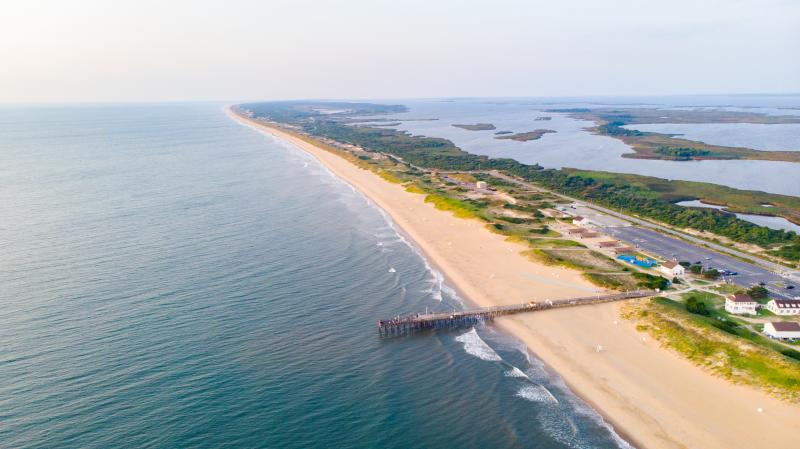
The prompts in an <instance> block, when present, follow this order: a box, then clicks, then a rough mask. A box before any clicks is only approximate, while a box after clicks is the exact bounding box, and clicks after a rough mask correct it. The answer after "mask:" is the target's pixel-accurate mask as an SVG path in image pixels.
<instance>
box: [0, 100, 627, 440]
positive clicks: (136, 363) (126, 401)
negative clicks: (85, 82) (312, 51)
mask: <svg viewBox="0 0 800 449" xmlns="http://www.w3.org/2000/svg"><path fill="white" fill-rule="evenodd" d="M222 106H223V105H221V104H161V105H103V106H35V107H10V106H7V107H3V108H0V286H1V287H0V305H1V307H0V342H2V344H0V446H1V447H9V448H67V447H70V448H109V447H131V448H134V447H135V448H141V447H150V448H177V447H181V448H183V447H193V448H214V447H234V448H256V447H263V448H338V447H386V448H392V447H397V448H400V447H404V448H407V447H415V448H418V447H425V448H450V447H474V448H485V447H498V448H499V447H509V448H516V447H519V448H522V447H536V448H593V447H597V448H614V447H625V446H626V444H625V443H624V442H623V441H622V440H621V439H620V438H619V437H618V436H617V435H616V434H615V433H614V432H613V431H612V430H611V428H610V427H609V426H608V425H607V424H606V423H605V422H604V421H603V420H602V419H601V418H600V416H599V415H598V414H597V413H595V412H594V411H593V410H592V409H591V408H589V407H588V406H587V405H586V404H585V403H584V402H582V401H581V400H580V399H578V398H576V397H575V396H574V395H573V394H571V393H570V392H569V390H568V388H566V387H565V386H564V383H563V382H562V381H561V380H560V378H559V377H558V376H557V375H555V374H553V373H552V372H550V371H549V370H548V369H547V368H546V367H545V366H543V365H542V364H541V362H539V361H538V360H537V359H536V358H535V357H534V356H532V355H531V354H530V353H529V351H527V348H525V347H524V346H522V345H521V344H520V343H519V342H518V341H516V340H515V339H513V338H511V337H509V336H507V335H505V334H503V333H500V332H498V331H496V330H495V329H494V328H493V327H491V326H485V327H478V328H472V329H460V330H454V331H450V332H429V333H421V334H417V335H414V336H411V337H406V338H394V339H381V338H379V336H378V334H377V332H376V327H375V323H376V321H377V320H378V319H382V318H388V317H391V316H394V315H397V314H404V313H413V312H418V311H423V310H424V309H425V308H426V307H427V308H429V309H430V310H442V311H443V310H451V309H457V308H460V307H462V302H461V299H459V298H458V297H457V296H455V295H454V293H453V291H452V290H451V289H448V288H447V283H446V279H443V278H442V276H441V275H440V274H438V273H437V272H436V271H435V270H433V269H432V268H431V267H430V266H429V265H428V264H427V262H426V261H425V260H424V259H423V258H422V257H421V255H420V253H419V252H418V251H417V250H416V249H415V248H414V247H413V245H412V244H411V243H410V242H409V241H408V240H407V239H405V238H404V237H403V236H402V235H401V234H399V233H398V232H397V230H396V229H395V227H394V226H393V225H392V223H391V221H390V220H389V219H388V218H387V217H386V216H385V215H384V214H382V213H381V212H380V211H379V210H378V209H376V208H375V207H374V206H373V205H372V204H371V203H370V202H369V201H367V200H366V199H365V198H364V197H363V196H362V195H361V194H359V193H358V192H357V191H355V190H354V189H353V188H351V187H350V186H349V185H348V184H346V183H344V182H343V181H341V180H340V179H338V178H336V177H334V176H333V175H332V174H331V173H329V172H328V171H327V170H326V169H325V168H323V167H322V166H321V165H320V164H319V163H318V162H317V161H316V160H315V159H313V158H312V157H310V156H309V155H308V154H306V153H304V152H302V151H300V150H298V149H297V148H294V147H292V146H291V145H288V144H286V143H283V142H280V141H276V140H275V139H273V138H271V137H268V136H265V135H263V134H261V133H259V132H257V131H255V130H253V129H251V128H248V127H245V126H242V125H240V124H238V123H235V122H233V121H232V120H231V119H230V118H229V117H227V116H226V114H225V113H224V111H223V108H222Z"/></svg>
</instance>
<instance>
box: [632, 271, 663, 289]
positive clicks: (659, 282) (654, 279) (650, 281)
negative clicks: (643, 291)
mask: <svg viewBox="0 0 800 449" xmlns="http://www.w3.org/2000/svg"><path fill="white" fill-rule="evenodd" d="M631 276H633V278H634V279H636V280H638V281H639V286H640V287H643V288H647V289H651V290H655V289H659V290H666V289H667V288H669V281H668V280H667V279H664V278H663V277H661V276H654V275H652V274H649V273H639V272H634V273H631Z"/></svg>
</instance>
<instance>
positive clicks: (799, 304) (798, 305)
mask: <svg viewBox="0 0 800 449" xmlns="http://www.w3.org/2000/svg"><path fill="white" fill-rule="evenodd" d="M773 301H775V305H776V306H778V308H779V309H800V301H796V300H792V299H773Z"/></svg>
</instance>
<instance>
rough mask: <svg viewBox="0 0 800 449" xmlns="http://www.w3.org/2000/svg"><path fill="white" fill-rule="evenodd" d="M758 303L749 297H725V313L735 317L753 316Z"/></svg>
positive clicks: (743, 295)
mask: <svg viewBox="0 0 800 449" xmlns="http://www.w3.org/2000/svg"><path fill="white" fill-rule="evenodd" d="M757 307H758V303H757V302H756V301H755V300H754V299H753V298H751V297H750V296H749V295H745V294H736V295H728V296H726V297H725V311H726V312H728V313H733V314H736V315H755V314H756V308H757Z"/></svg>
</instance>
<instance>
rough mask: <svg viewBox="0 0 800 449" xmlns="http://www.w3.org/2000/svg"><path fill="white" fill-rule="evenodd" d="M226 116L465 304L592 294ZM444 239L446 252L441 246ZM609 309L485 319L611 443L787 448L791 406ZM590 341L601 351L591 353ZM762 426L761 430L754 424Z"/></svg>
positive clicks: (358, 174) (362, 175)
mask: <svg viewBox="0 0 800 449" xmlns="http://www.w3.org/2000/svg"><path fill="white" fill-rule="evenodd" d="M225 109H226V113H227V114H228V115H229V116H230V117H231V118H232V119H234V120H236V121H238V122H240V123H242V124H244V125H246V126H249V127H253V128H255V129H257V130H261V131H264V132H266V133H268V134H270V135H272V136H273V137H275V138H277V139H280V140H283V141H287V142H289V143H292V144H293V145H295V146H297V147H299V148H300V149H302V150H304V151H306V152H307V153H309V154H311V155H312V156H314V157H315V158H316V159H317V160H318V161H319V162H320V163H321V164H322V165H323V166H325V167H326V168H327V169H328V170H330V171H331V172H332V173H333V174H334V175H336V176H337V177H339V178H341V179H342V180H344V181H345V182H347V183H348V184H350V185H351V186H352V187H353V188H355V189H356V190H358V191H359V192H361V193H362V194H363V195H364V196H365V197H366V198H368V199H369V200H370V201H371V202H372V203H373V204H375V205H376V206H378V207H379V208H380V209H381V210H382V211H383V212H384V213H385V214H386V215H387V216H388V217H390V218H391V220H392V222H393V224H394V225H395V226H396V228H397V230H398V231H401V232H402V233H403V235H404V237H407V238H408V239H409V242H411V243H412V244H413V245H414V246H415V247H416V248H417V249H418V250H419V251H420V252H421V254H422V255H423V256H424V257H425V258H426V260H427V261H428V263H429V264H430V265H431V266H432V267H433V268H434V269H436V270H437V271H439V273H441V274H442V275H443V276H444V278H445V279H446V280H447V284H448V285H449V286H450V287H452V288H454V289H455V290H456V291H457V293H458V294H459V296H460V297H461V298H462V299H463V300H464V301H466V302H469V303H471V304H475V305H478V306H487V305H501V304H509V303H515V302H524V301H529V300H531V299H532V298H531V297H533V299H534V300H543V299H556V298H558V297H569V296H576V293H577V291H578V290H577V289H575V288H569V285H576V286H578V287H576V288H587V287H588V288H593V289H596V287H594V286H591V284H589V283H588V282H587V281H585V280H583V279H582V278H581V277H580V275H579V273H577V272H573V271H571V270H567V269H562V268H554V267H547V266H544V265H541V264H537V263H535V262H532V261H530V260H528V259H527V258H525V257H524V256H522V255H521V254H519V253H520V252H521V251H522V250H524V249H525V248H524V247H523V246H522V245H519V244H515V243H511V242H506V241H505V240H504V238H503V237H502V236H499V235H496V234H492V233H490V232H489V231H488V230H486V229H485V228H484V227H483V225H482V224H480V223H479V222H477V221H475V220H465V219H460V218H456V217H453V216H452V215H451V214H450V213H448V212H443V211H439V210H436V209H435V208H434V207H433V206H432V205H430V204H427V203H424V202H423V197H422V196H421V195H419V194H414V193H409V192H406V191H405V189H404V188H403V187H402V186H400V185H397V184H391V183H388V182H386V181H384V180H383V179H381V178H380V177H378V176H377V175H376V174H374V173H372V172H369V171H367V170H363V169H361V168H359V167H357V166H355V165H353V164H351V163H350V162H349V161H347V160H346V159H344V158H342V157H340V156H339V155H336V154H334V153H332V152H329V151H327V150H325V149H322V148H319V147H317V146H315V145H313V144H312V143H309V142H307V141H305V140H302V139H300V138H298V137H296V136H294V135H292V134H290V133H289V132H286V130H283V129H279V128H275V127H272V126H267V125H265V124H263V123H258V122H255V121H253V120H250V119H248V118H247V117H243V116H241V115H239V114H237V113H236V112H234V111H233V110H231V108H230V107H227V108H225ZM451 240H452V242H451ZM453 242H455V243H456V245H452V246H451V244H452V243H453ZM482 263H483V264H484V265H486V266H481V264H482ZM495 271H496V272H497V275H496V273H495ZM562 276H563V278H562ZM565 279H566V281H564V280H565ZM554 285H556V287H554ZM523 298H524V301H523V300H521V299H523ZM617 306H618V305H614V304H606V305H599V306H591V307H585V308H576V309H574V310H572V311H566V310H562V311H547V312H540V313H536V314H528V315H524V316H523V315H520V316H513V317H505V318H501V319H498V320H497V321H496V323H497V324H498V325H499V327H501V328H502V329H503V331H506V332H508V333H510V334H511V335H513V336H514V337H515V338H517V339H519V340H520V341H522V342H523V343H525V345H526V347H527V348H528V350H529V351H531V352H532V353H534V354H535V355H536V356H537V358H539V359H540V360H541V361H542V362H543V363H545V365H546V366H547V368H548V369H550V370H552V371H553V372H555V373H557V374H558V375H559V377H560V378H561V379H562V380H563V381H564V382H565V384H566V385H567V386H568V388H569V389H570V390H571V391H572V392H573V393H574V394H575V395H576V396H578V397H580V398H581V399H582V400H583V401H584V402H586V403H587V404H589V405H590V406H591V407H592V408H593V409H594V410H595V411H596V412H597V413H599V414H600V415H601V416H602V417H603V419H604V420H605V421H606V423H608V424H609V425H610V426H611V427H613V429H614V432H615V433H616V434H617V435H618V436H619V437H620V438H622V439H624V440H625V441H626V442H628V443H630V444H632V445H635V446H636V447H655V448H662V447H663V448H675V447H708V448H721V449H722V448H726V449H727V448H731V447H756V446H754V444H755V445H758V444H769V445H770V446H771V447H778V448H783V447H786V448H788V447H790V444H791V442H792V441H793V440H792V437H793V435H792V434H791V433H792V432H791V429H792V428H793V426H796V423H797V422H798V421H797V419H798V418H800V408H795V407H791V406H789V405H787V404H783V403H779V402H776V400H774V399H772V398H768V397H766V396H765V395H763V394H761V393H759V392H756V391H753V390H751V389H747V388H745V387H741V386H736V385H732V384H728V383H726V382H725V381H724V380H721V379H718V378H713V377H711V376H710V375H709V374H707V373H705V372H703V371H702V370H701V369H700V368H697V367H696V366H694V365H691V364H690V363H689V362H687V361H686V360H683V359H681V358H680V357H679V356H677V355H676V354H673V353H671V352H669V351H667V350H664V349H660V348H658V346H657V345H655V344H654V343H652V342H651V343H650V346H648V345H647V343H646V339H644V338H643V337H642V335H641V334H639V333H637V332H636V331H635V329H633V326H632V324H631V323H628V322H624V321H623V320H622V319H621V318H619V314H618V311H617ZM612 323H613V324H612ZM598 340H599V341H601V342H602V343H603V347H608V350H607V351H606V350H604V351H603V352H596V351H595V344H596V343H595V342H597V341H598ZM589 341H591V342H592V343H591V344H590V343H589ZM698 384H699V385H698ZM704 389H706V390H704ZM665 390H666V394H665ZM656 393H658V394H656ZM731 395H734V396H731ZM735 395H741V396H742V397H741V398H739V397H736V396H735ZM717 399H720V400H718V401H716V402H714V401H715V400H717ZM706 401H708V402H710V403H708V404H706ZM753 401H755V402H756V403H758V404H760V405H761V404H763V405H764V409H765V410H766V412H765V413H763V414H761V415H758V414H756V412H755V408H756V407H757V406H756V405H752V406H750V405H747V404H748V403H753ZM742 407H746V409H742ZM683 409H689V410H690V411H688V412H687V411H686V410H683ZM740 409H741V410H740ZM698 410H699V412H698ZM729 410H730V412H729ZM768 413H769V415H768ZM723 415H725V416H723ZM709 418H711V420H710V421H709ZM762 419H763V420H764V422H763V424H758V425H757V424H756V422H761V421H762ZM770 423H771V425H770ZM720 426H721V427H720ZM781 426H788V427H783V428H782V429H781ZM747 428H753V429H759V432H761V431H762V429H765V428H769V429H767V430H768V431H771V432H772V433H767V432H766V431H765V433H767V434H766V435H756V436H753V435H749V434H748V433H747ZM787 429H788V430H787Z"/></svg>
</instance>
